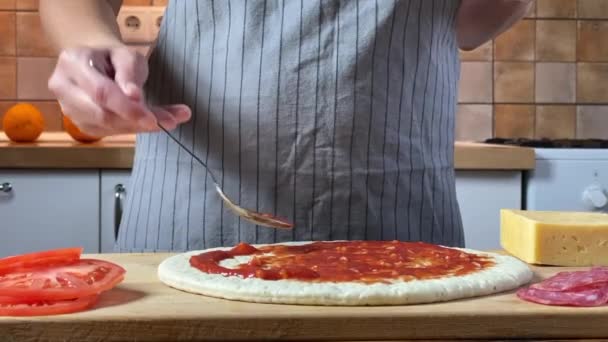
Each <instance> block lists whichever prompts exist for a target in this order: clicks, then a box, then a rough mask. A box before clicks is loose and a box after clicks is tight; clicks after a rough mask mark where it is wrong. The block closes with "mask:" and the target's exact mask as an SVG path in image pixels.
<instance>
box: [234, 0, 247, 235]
mask: <svg viewBox="0 0 608 342" xmlns="http://www.w3.org/2000/svg"><path fill="white" fill-rule="evenodd" d="M244 3H245V9H244V11H243V32H242V35H243V42H242V47H241V49H242V50H241V76H240V77H241V79H240V82H239V109H238V113H239V114H238V115H239V121H238V136H237V137H236V138H237V140H238V145H239V159H238V173H239V182H238V183H239V195H238V201H239V203H242V202H241V201H242V198H243V196H242V193H243V191H242V189H243V187H242V182H243V170H242V165H243V162H242V159H243V156H242V150H243V146H242V143H243V139H242V138H241V135H242V130H241V125H242V118H243V75H244V70H245V37H246V33H247V30H246V28H247V0H245V1H244ZM241 221H242V220H241V218H240V217H239V218H238V232H237V240H238V241H241Z"/></svg>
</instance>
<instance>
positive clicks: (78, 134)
mask: <svg viewBox="0 0 608 342" xmlns="http://www.w3.org/2000/svg"><path fill="white" fill-rule="evenodd" d="M62 116H63V130H64V131H66V132H67V133H68V134H69V135H70V136H71V137H72V139H74V140H76V141H79V142H81V143H92V142H96V141H99V140H101V139H102V137H94V136H91V135H88V134H85V133H83V132H82V131H81V130H80V128H78V126H76V124H74V122H72V120H71V119H70V118H69V117H68V116H66V115H65V114H64V115H62Z"/></svg>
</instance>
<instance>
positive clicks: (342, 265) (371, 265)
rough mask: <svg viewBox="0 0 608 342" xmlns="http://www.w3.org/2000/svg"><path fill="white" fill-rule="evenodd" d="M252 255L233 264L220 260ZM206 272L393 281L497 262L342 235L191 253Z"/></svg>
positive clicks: (194, 262)
mask: <svg viewBox="0 0 608 342" xmlns="http://www.w3.org/2000/svg"><path fill="white" fill-rule="evenodd" d="M236 256H251V257H252V258H251V259H250V260H249V262H247V263H245V264H241V265H238V266H236V267H235V268H231V267H224V266H221V265H220V263H221V261H222V260H226V259H232V258H234V257H236ZM190 265H191V266H193V267H195V268H197V269H199V270H200V271H202V272H206V273H211V274H221V275H224V276H240V277H243V278H251V277H256V278H260V279H265V280H279V279H293V280H299V281H314V282H349V281H356V282H364V283H375V282H389V281H391V280H406V281H407V280H413V279H433V278H442V277H446V276H460V275H466V274H470V273H474V272H477V271H480V270H483V269H485V268H488V267H490V266H492V265H494V262H493V261H492V260H491V259H490V258H488V257H485V256H481V255H476V254H471V253H466V252H463V251H460V250H457V249H453V248H446V247H442V246H438V245H433V244H428V243H424V242H402V241H339V242H322V241H319V242H313V243H310V244H305V245H299V246H289V245H280V244H279V245H272V246H264V247H260V248H256V247H254V246H252V245H249V244H246V243H240V244H238V245H237V246H235V247H233V248H232V249H230V250H228V251H220V250H217V251H208V252H204V253H201V254H198V255H194V256H192V257H191V258H190Z"/></svg>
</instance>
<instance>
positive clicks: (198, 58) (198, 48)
mask: <svg viewBox="0 0 608 342" xmlns="http://www.w3.org/2000/svg"><path fill="white" fill-rule="evenodd" d="M194 13H195V18H197V20H196V31H197V37H200V36H201V24H200V22H199V20H198V18H199V9H198V1H195V2H194ZM200 62H201V40H200V39H197V40H196V76H195V77H194V78H195V83H194V106H193V108H192V113H193V115H192V116H193V118H192V144H191V145H190V150H191V151H195V149H194V148H195V146H196V137H197V136H198V134H196V121H197V119H198V115H195V114H194V113H198V90H199V73H200V69H201V64H200ZM193 173H194V157H192V156H190V175H189V176H188V206H187V208H186V212H187V216H186V250H190V215H191V214H192V213H191V210H192V174H193Z"/></svg>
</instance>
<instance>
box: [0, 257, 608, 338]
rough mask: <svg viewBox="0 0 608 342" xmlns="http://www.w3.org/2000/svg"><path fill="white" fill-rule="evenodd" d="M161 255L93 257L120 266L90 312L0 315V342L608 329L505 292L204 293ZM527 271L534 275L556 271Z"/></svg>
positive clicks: (519, 334) (503, 334)
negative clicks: (338, 300)
mask: <svg viewBox="0 0 608 342" xmlns="http://www.w3.org/2000/svg"><path fill="white" fill-rule="evenodd" d="M167 256H168V255H167V254H123V255H112V254H105V255H93V256H91V257H96V258H101V259H106V260H110V261H113V262H116V263H119V264H120V265H122V266H124V267H125V268H126V269H127V272H128V273H127V277H126V279H125V281H124V283H122V284H121V285H119V287H117V288H116V289H114V290H112V291H111V292H108V293H106V294H105V295H103V297H102V299H101V301H100V303H99V304H98V305H97V307H96V308H94V309H92V310H90V311H87V312H83V313H78V314H70V315H62V316H51V317H40V318H0V341H2V342H10V341H112V340H121V341H125V340H126V341H203V340H281V339H282V340H308V341H310V340H326V341H346V340H348V341H354V340H368V341H369V340H411V339H426V340H430V339H435V340H436V339H468V340H470V339H493V340H496V339H507V338H509V339H578V338H586V339H594V338H597V339H602V338H604V339H605V338H608V307H601V308H566V307H550V306H543V305H537V304H532V303H528V302H524V301H521V300H519V299H518V298H517V297H516V296H515V295H514V294H513V293H512V292H511V293H505V294H499V295H494V296H487V297H481V298H476V299H466V300H458V301H453V302H447V303H440V304H427V305H412V306H393V307H318V306H317V307H315V306H291V305H266V304H251V303H242V302H233V301H226V300H220V299H214V298H208V297H204V296H198V295H193V294H188V293H184V292H180V291H177V290H174V289H171V288H169V287H167V286H165V285H163V284H162V283H160V282H159V281H158V280H157V277H156V267H157V265H158V264H159V263H160V261H161V260H163V259H164V258H165V257H167ZM534 270H535V272H536V273H537V279H535V281H537V280H539V279H540V278H542V277H546V276H549V275H551V274H553V273H554V272H557V271H558V270H557V269H555V268H534ZM559 270H562V269H559Z"/></svg>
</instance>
